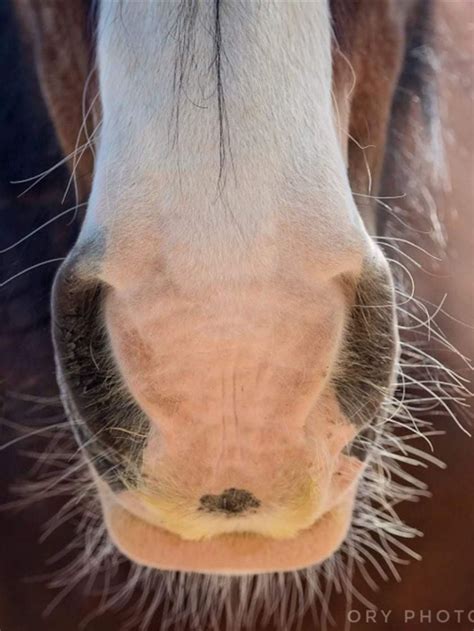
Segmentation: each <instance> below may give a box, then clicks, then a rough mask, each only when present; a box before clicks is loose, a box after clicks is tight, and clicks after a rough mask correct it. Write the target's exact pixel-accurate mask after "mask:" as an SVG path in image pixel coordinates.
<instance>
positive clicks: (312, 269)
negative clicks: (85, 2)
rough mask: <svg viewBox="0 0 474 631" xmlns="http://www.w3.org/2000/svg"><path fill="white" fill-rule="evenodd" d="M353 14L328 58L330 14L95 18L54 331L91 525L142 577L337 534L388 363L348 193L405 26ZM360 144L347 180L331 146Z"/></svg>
mask: <svg viewBox="0 0 474 631" xmlns="http://www.w3.org/2000/svg"><path fill="white" fill-rule="evenodd" d="M341 4H343V3H341V2H334V4H333V6H332V10H333V17H334V16H335V15H336V13H337V11H338V10H339V9H338V7H339V5H341ZM362 4H364V3H362ZM370 5H372V8H370V9H369V8H367V7H369V6H370ZM375 5H377V7H378V8H375ZM382 5H383V6H382ZM399 6H401V5H400V4H399ZM407 6H408V4H407ZM357 7H359V5H357ZM343 8H344V7H343ZM359 9H360V7H359ZM360 11H361V12H362V13H363V14H364V19H362V20H361V19H360V17H359V18H358V17H357V15H358V13H357V11H356V10H355V5H354V16H352V17H349V18H347V19H348V23H347V24H343V25H342V26H341V25H340V24H339V26H340V28H341V29H342V32H341V34H340V35H341V38H340V39H341V45H340V47H338V46H336V45H335V44H334V41H333V39H332V25H331V12H330V7H329V6H328V5H327V4H326V2H315V3H295V4H293V3H264V4H260V3H250V4H245V5H244V4H241V3H228V4H227V3H222V2H216V3H209V4H207V3H203V4H194V3H193V4H191V5H189V6H188V5H184V4H183V5H181V4H179V5H178V4H176V5H175V4H170V3H158V2H142V3H116V2H107V1H105V0H103V2H101V6H100V11H99V13H100V17H99V22H98V28H97V67H98V86H99V95H100V109H101V115H100V121H101V122H100V125H99V126H98V128H97V130H96V133H95V148H96V160H95V168H94V176H93V184H92V190H91V194H90V198H89V204H88V209H87V213H86V217H85V221H84V224H83V227H82V230H81V234H80V236H79V239H78V242H77V244H76V246H75V247H74V249H73V250H72V252H71V253H70V256H69V257H68V259H67V261H66V262H65V263H64V264H63V266H62V267H61V269H60V271H59V273H58V275H57V278H56V282H55V287H54V296H53V313H54V327H53V328H54V340H55V347H56V358H57V365H58V379H59V382H60V385H61V388H62V392H63V399H64V403H65V406H66V409H67V411H68V414H69V416H70V418H71V421H72V424H73V428H74V431H75V434H76V436H77V439H78V441H79V443H80V445H81V446H82V448H83V450H84V452H85V454H86V456H87V458H88V460H89V462H90V465H91V472H92V475H93V476H94V478H95V481H96V484H97V487H98V490H99V493H100V498H101V502H102V507H103V513H104V519H105V521H106V524H107V526H108V529H109V532H110V535H111V537H112V538H113V540H114V541H115V543H116V544H117V546H118V547H119V548H120V549H121V550H122V551H123V552H124V553H125V554H126V555H128V556H129V557H130V558H132V559H134V560H136V561H138V562H139V563H142V564H145V565H149V566H155V567H159V568H163V569H168V568H173V569H181V570H194V571H200V572H219V573H237V574H238V573H246V572H251V573H255V572H265V571H275V570H287V569H295V568H299V567H305V566H308V565H312V564H314V563H318V562H320V561H322V560H323V559H324V558H327V557H328V556H330V555H331V554H332V553H333V552H334V550H335V549H337V547H338V546H339V545H340V543H341V541H342V540H343V539H344V537H345V535H346V532H347V529H348V527H349V525H350V521H351V514H352V510H353V505H354V499H355V495H356V490H357V482H358V479H359V477H360V475H361V473H362V471H363V469H364V466H365V464H364V461H365V459H366V457H367V451H368V449H367V445H368V444H369V443H370V441H371V440H373V437H374V436H375V435H376V433H377V430H376V429H374V427H375V426H376V424H377V421H378V420H380V418H381V417H382V416H383V409H384V404H385V402H386V401H387V399H388V398H389V397H390V395H391V391H392V388H393V381H394V378H393V374H394V366H395V363H396V357H397V335H396V328H395V317H394V310H393V290H392V281H391V276H390V272H389V269H388V265H387V263H386V261H385V259H384V257H383V255H382V253H381V252H380V250H379V249H378V247H377V246H376V245H375V244H374V241H373V240H372V239H371V238H370V236H369V230H370V229H371V228H373V226H374V225H375V214H374V213H373V211H372V210H366V211H365V212H364V213H363V219H364V220H362V218H361V213H360V212H359V210H358V209H357V207H356V205H355V202H354V196H353V192H356V193H359V194H360V195H362V196H365V195H367V194H369V195H370V193H371V191H375V192H376V191H377V186H378V180H379V179H380V173H381V165H382V162H383V147H384V144H385V136H386V133H387V125H388V120H389V114H390V106H391V100H392V96H393V89H394V85H395V83H396V80H397V76H398V72H399V69H400V59H401V52H400V51H401V45H402V40H403V37H402V30H403V29H402V27H403V24H404V22H403V20H402V18H401V17H400V11H396V10H395V5H393V4H392V3H390V2H387V3H369V4H368V5H367V6H366V8H365V13H364V11H363V10H362V9H360ZM367 11H368V12H369V14H370V16H372V18H373V19H372V22H371V23H370V20H369V21H368V22H367V21H366V18H367V15H368V13H367ZM343 13H344V11H343ZM364 25H365V26H364ZM337 27H338V24H336V33H337ZM366 29H370V32H369V34H368V36H367V37H366V39H365V40H364V37H363V34H364V33H365V34H367V31H366ZM364 42H365V43H364ZM369 44H370V45H369ZM371 47H372V48H371ZM370 48H371V52H372V56H370V54H369V52H370V51H368V50H367V49H370ZM381 68H383V73H382V74H377V73H378V72H379V71H380V70H381ZM374 79H375V81H374ZM368 95H370V98H369V96H368ZM369 128H370V138H371V139H372V141H373V142H375V146H374V147H373V148H372V150H371V149H370V148H369V149H368V154H367V155H366V154H365V153H364V150H363V148H360V153H361V155H363V157H364V162H363V168H361V165H360V156H359V154H357V152H354V148H353V146H352V145H351V144H350V142H349V140H348V138H354V136H355V135H357V137H358V138H359V140H363V136H364V134H365V133H369V132H368V131H367V130H368V129H369ZM362 129H363V130H364V131H361V130H362ZM359 132H360V133H359ZM357 144H358V145H359V146H361V144H360V142H358V143H357ZM367 173H370V177H369V179H370V181H371V183H372V186H373V189H367V188H366V187H365V186H366V184H367V181H366V180H365V179H364V177H365V176H366V175H367ZM357 184H358V185H360V187H361V188H360V189H359V190H358V191H357V190H355V186H356V185H357ZM351 186H352V188H353V189H354V191H352V190H351ZM369 452H370V449H369Z"/></svg>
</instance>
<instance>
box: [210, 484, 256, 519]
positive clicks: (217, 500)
mask: <svg viewBox="0 0 474 631" xmlns="http://www.w3.org/2000/svg"><path fill="white" fill-rule="evenodd" d="M199 504H200V506H199V510H203V511H207V512H208V513H224V514H225V515H229V516H231V515H238V514H240V513H244V512H248V511H249V510H251V509H257V508H258V507H259V506H260V502H259V500H257V498H256V497H255V496H254V495H253V494H252V493H250V492H249V491H246V490H245V489H234V488H231V489H226V490H225V491H224V492H223V493H221V494H220V495H203V496H202V497H201V499H200V500H199Z"/></svg>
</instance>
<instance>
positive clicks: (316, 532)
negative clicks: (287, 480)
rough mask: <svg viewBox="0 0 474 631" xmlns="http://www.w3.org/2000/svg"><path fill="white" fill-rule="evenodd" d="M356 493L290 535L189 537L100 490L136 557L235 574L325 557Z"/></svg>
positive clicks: (345, 525) (114, 528)
mask: <svg viewBox="0 0 474 631" xmlns="http://www.w3.org/2000/svg"><path fill="white" fill-rule="evenodd" d="M355 495H356V489H355V488H351V489H350V491H349V492H348V493H346V494H345V495H344V497H343V498H342V499H341V500H340V502H339V503H338V504H336V505H335V506H333V507H331V508H330V509H329V510H327V511H326V512H325V513H324V514H322V515H321V516H320V517H318V518H317V519H316V520H315V521H314V523H313V524H311V525H310V526H308V527H307V528H304V529H303V530H301V531H300V532H299V533H298V534H297V535H295V536H294V537H291V538H287V539H274V538H272V537H267V536H264V535H261V534H256V533H253V532H245V531H244V532H232V533H226V534H221V535H217V536H215V537H212V538H210V539H205V540H201V541H190V540H186V539H183V538H182V537H180V536H178V535H176V534H174V533H172V532H170V531H168V530H165V529H164V528H162V527H160V526H158V525H156V524H154V523H151V522H150V521H148V520H146V519H144V518H143V516H137V515H136V514H135V513H134V512H132V511H131V510H129V509H128V508H127V507H125V506H124V505H123V504H122V503H121V502H120V501H119V500H118V498H117V497H116V496H115V495H114V494H113V493H106V494H102V493H101V494H100V496H101V503H102V510H103V515H104V520H105V523H106V526H107V530H108V533H109V536H110V537H111V539H112V541H113V543H114V544H115V546H116V547H117V548H118V549H119V550H120V551H121V552H122V553H123V554H124V555H125V556H127V557H128V558H129V559H131V560H132V561H133V562H135V563H137V564H139V565H144V566H147V567H152V568H156V569H159V570H167V571H180V572H195V573H199V574H218V575H234V576H239V575H241V576H242V575H255V574H264V573H272V572H288V571H297V570H301V569H304V568H308V567H311V566H314V565H318V564H320V563H322V562H323V561H325V560H326V559H327V558H329V557H330V556H332V555H333V554H334V552H336V550H337V549H338V548H339V547H340V545H341V544H342V543H343V541H344V539H345V538H346V536H347V532H348V530H349V528H350V524H351V519H352V514H353V508H354V502H355Z"/></svg>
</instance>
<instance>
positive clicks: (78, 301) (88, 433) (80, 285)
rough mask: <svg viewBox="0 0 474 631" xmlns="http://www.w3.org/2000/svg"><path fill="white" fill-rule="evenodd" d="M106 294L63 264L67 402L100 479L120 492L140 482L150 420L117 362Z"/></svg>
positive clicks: (59, 352) (60, 361) (58, 338)
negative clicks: (105, 313) (106, 311)
mask: <svg viewBox="0 0 474 631" xmlns="http://www.w3.org/2000/svg"><path fill="white" fill-rule="evenodd" d="M105 292H106V287H105V286H104V285H103V284H101V283H100V282H98V281H96V280H94V279H92V278H91V279H85V278H83V277H81V276H80V275H79V274H78V273H77V268H76V267H74V265H73V264H68V265H65V266H63V267H62V268H60V270H59V272H58V274H57V276H56V279H55V283H54V288H53V303H52V314H53V327H52V328H53V340H54V347H55V359H56V364H57V367H58V375H59V382H60V386H61V391H62V396H63V402H64V404H65V407H66V410H67V413H68V417H69V419H70V421H71V424H72V428H73V431H74V434H75V436H76V439H77V441H78V443H79V445H80V446H81V448H82V449H83V450H84V452H85V453H86V454H87V456H88V458H89V460H90V461H91V462H92V463H93V465H94V468H95V469H96V471H97V472H98V473H99V475H100V476H101V478H102V479H103V480H105V481H106V482H107V483H108V484H109V486H110V487H111V488H112V489H113V490H114V491H121V490H124V489H125V488H131V487H132V486H135V485H137V484H138V483H139V479H140V471H141V464H142V453H143V450H144V448H145V444H146V440H147V432H148V421H147V419H146V418H145V416H144V414H143V412H142V411H141V410H140V409H139V407H138V405H137V404H136V402H135V401H134V400H133V399H132V398H131V397H130V396H129V395H128V394H127V391H126V388H125V387H124V383H123V380H122V377H121V375H120V372H119V370H118V368H117V365H116V364H115V362H114V361H113V357H112V354H111V351H110V347H109V339H108V333H107V330H106V327H105V324H104V320H103V316H102V305H103V300H104V296H105ZM137 426H138V427H139V428H140V431H139V432H137V431H135V430H136V428H137ZM131 435H133V436H134V440H131V439H130V436H131ZM135 436H136V438H135Z"/></svg>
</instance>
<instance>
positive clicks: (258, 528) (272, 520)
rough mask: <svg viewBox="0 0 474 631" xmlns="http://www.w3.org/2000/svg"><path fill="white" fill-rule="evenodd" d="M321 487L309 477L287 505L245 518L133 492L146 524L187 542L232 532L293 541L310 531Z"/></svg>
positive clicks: (167, 498) (180, 498) (253, 513)
mask: <svg viewBox="0 0 474 631" xmlns="http://www.w3.org/2000/svg"><path fill="white" fill-rule="evenodd" d="M318 496H319V493H318V485H317V483H316V482H315V481H314V480H312V479H311V478H309V477H307V478H306V480H305V481H304V483H303V484H302V485H301V486H300V489H299V493H298V494H297V495H294V496H293V497H291V499H290V500H288V502H287V503H286V504H283V503H282V504H281V505H273V506H272V505H267V506H265V504H263V505H262V506H261V507H260V508H259V509H257V510H254V511H251V512H249V513H247V514H244V515H219V514H218V513H207V512H205V511H202V510H199V507H198V505H197V502H196V501H194V500H191V499H190V500H189V501H187V499H186V498H183V497H179V498H178V497H176V498H172V497H166V498H163V497H160V496H158V495H152V494H150V493H147V492H146V490H138V491H137V490H135V491H133V497H134V499H135V500H137V501H138V502H139V504H140V506H141V507H142V508H143V513H144V515H146V518H147V521H149V522H150V523H153V524H155V525H157V526H160V527H161V528H164V529H166V530H168V531H169V532H172V533H174V534H176V535H179V536H180V537H181V538H182V539H185V540H188V541H201V540H205V539H211V538H212V537H216V536H219V535H222V534H229V533H239V532H240V533H253V534H259V535H263V536H265V537H270V538H272V539H290V538H293V537H295V536H296V535H297V534H298V533H299V532H300V531H301V530H304V529H306V528H309V527H310V526H312V525H313V524H314V522H315V519H316V515H317V514H318V508H319V507H318V501H317V500H318Z"/></svg>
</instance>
